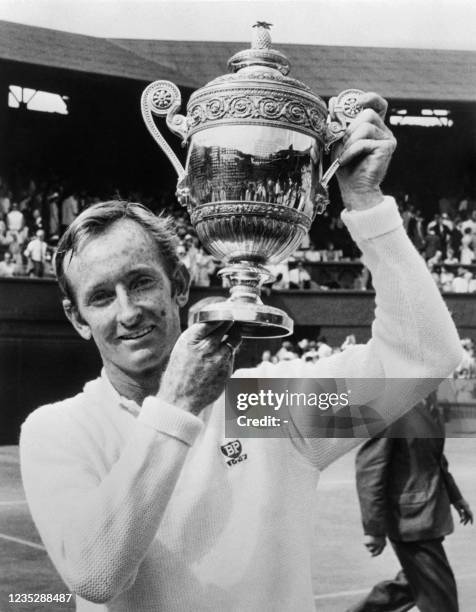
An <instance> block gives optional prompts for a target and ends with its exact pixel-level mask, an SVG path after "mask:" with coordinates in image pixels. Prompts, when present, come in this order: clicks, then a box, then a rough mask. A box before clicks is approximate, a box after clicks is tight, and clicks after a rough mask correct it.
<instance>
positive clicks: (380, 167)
mask: <svg viewBox="0 0 476 612" xmlns="http://www.w3.org/2000/svg"><path fill="white" fill-rule="evenodd" d="M359 103H360V104H361V105H362V106H363V107H364V108H365V110H364V111H363V112H362V113H361V114H360V115H359V116H358V117H357V118H356V119H355V121H354V122H353V124H352V125H351V126H350V127H349V129H348V131H347V134H346V138H345V142H344V143H343V146H342V149H341V151H340V160H341V164H342V167H341V170H340V174H339V180H340V187H341V192H342V195H343V199H344V202H345V204H346V207H347V209H348V210H347V211H346V212H344V213H343V216H344V220H345V221H346V223H347V225H348V227H349V228H350V231H351V233H352V235H353V237H354V239H355V240H357V242H358V244H359V246H360V248H361V249H362V251H363V252H364V255H365V258H366V264H367V265H368V267H369V268H370V270H371V271H372V276H373V280H374V285H375V289H376V293H377V304H378V306H377V312H376V314H377V316H376V321H375V323H374V326H373V337H372V339H371V340H370V342H369V343H368V344H367V345H356V346H355V347H354V348H351V349H349V350H347V351H345V352H344V353H341V354H339V355H336V356H334V357H332V358H330V359H327V360H322V362H321V361H318V362H317V363H316V364H313V363H305V362H303V361H301V360H299V359H298V360H294V361H286V362H282V363H281V364H277V365H274V364H270V363H266V362H265V363H264V364H262V365H261V367H260V368H255V369H250V370H241V371H238V372H237V373H236V374H237V375H238V376H245V377H247V376H248V377H250V376H251V377H256V378H266V377H301V376H310V377H317V378H339V377H341V378H342V377H355V378H357V379H358V378H363V377H369V378H372V379H378V378H382V377H405V376H407V377H410V376H415V377H421V379H419V381H418V385H417V386H415V388H407V387H406V386H405V387H404V388H402V387H401V385H400V384H398V392H399V397H401V398H402V402H401V405H399V406H398V408H397V409H395V404H391V407H390V404H388V403H386V402H384V401H383V400H382V398H381V397H380V396H377V397H376V405H377V409H378V410H379V412H380V414H381V416H382V419H383V420H384V421H387V420H392V419H394V418H396V416H398V412H399V411H404V410H407V409H408V408H410V407H411V406H413V405H414V404H415V402H416V401H417V400H418V399H420V397H421V394H422V393H424V394H426V393H427V390H428V386H430V387H431V388H432V387H433V386H434V384H435V383H434V382H432V379H434V378H438V377H445V376H447V375H448V374H449V373H450V372H451V371H452V370H453V369H454V368H455V367H456V366H457V364H458V363H459V362H460V360H461V346H460V343H459V339H458V335H457V333H456V330H455V328H454V325H453V323H452V320H451V317H450V316H449V313H448V311H447V309H446V307H445V305H444V303H443V301H442V299H441V296H440V294H439V292H438V290H437V289H436V287H435V286H434V283H433V281H432V279H431V277H430V276H429V273H428V271H427V269H426V267H425V264H424V262H423V261H422V260H421V258H420V257H419V255H418V254H417V253H416V252H415V251H414V249H413V247H412V245H411V243H410V241H409V240H408V238H407V236H406V234H405V232H404V230H403V228H402V227H401V219H400V217H399V215H398V212H397V209H396V205H395V203H394V201H393V199H392V198H384V197H383V196H382V193H381V191H380V187H379V185H380V183H381V181H382V180H383V177H384V175H385V172H386V169H387V166H388V163H389V160H390V157H391V154H392V151H393V149H394V146H395V143H394V139H393V136H392V135H391V133H390V131H389V130H388V129H387V127H386V126H385V124H384V122H383V116H384V114H385V110H386V104H385V102H384V100H382V98H380V97H379V96H377V95H375V94H366V95H364V96H362V98H361V99H360V100H359ZM56 267H57V274H58V278H59V282H60V285H61V286H62V289H63V292H64V294H65V299H64V302H63V304H64V308H65V312H66V314H67V316H68V318H69V319H70V321H71V323H72V324H73V325H74V327H75V329H76V330H77V331H78V333H79V334H80V335H81V336H82V337H83V338H85V339H87V340H90V339H93V340H94V342H95V343H96V345H97V347H98V350H99V352H100V354H101V358H102V361H103V364H104V369H103V373H102V375H101V377H99V378H98V379H96V380H94V381H91V382H89V383H88V384H87V385H86V386H85V388H84V390H83V392H82V393H80V394H79V395H77V396H76V397H74V398H70V399H68V400H65V401H63V402H59V403H57V404H52V405H49V406H43V407H42V408H40V409H38V410H37V411H35V412H34V413H33V414H31V415H30V416H29V417H28V419H27V421H26V422H25V423H24V425H23V428H22V436H21V441H20V452H21V465H22V475H23V482H24V486H25V491H26V496H27V500H28V503H29V506H30V509H31V512H32V515H33V517H34V520H35V523H36V525H37V527H38V530H39V532H40V534H41V536H42V539H43V542H44V544H45V547H46V549H47V550H48V553H49V554H50V556H51V558H52V560H53V562H54V563H55V565H56V567H57V568H58V570H59V572H60V573H61V575H62V576H63V578H64V580H65V582H66V583H67V585H68V586H69V588H70V589H71V590H72V591H73V592H75V593H76V594H77V602H78V610H80V611H86V610H91V611H93V610H111V611H112V610H114V611H115V612H126V611H127V612H156V611H157V610H165V611H167V612H175V611H177V612H179V611H180V612H183V611H191V610H230V611H234V612H243V611H244V610H249V611H260V612H268V611H269V612H271V611H273V612H276V611H278V612H291V611H292V612H295V611H296V610H299V611H300V612H306V611H311V610H312V611H313V610H314V600H313V595H312V578H311V568H310V563H309V559H310V549H309V546H310V542H311V540H312V538H311V534H312V512H311V509H312V504H313V500H314V491H315V487H316V484H317V480H318V476H319V470H321V469H323V468H324V467H326V466H327V465H329V463H331V462H332V461H334V460H335V459H336V458H337V457H339V456H340V455H342V454H343V453H345V452H346V451H347V450H348V449H350V448H352V447H353V446H355V445H356V444H358V443H359V440H358V439H355V438H350V437H347V438H340V439H336V438H329V439H306V438H305V437H303V436H302V435H301V436H300V435H299V434H300V431H301V429H300V423H294V422H290V424H289V427H290V429H291V428H293V427H294V434H295V435H293V436H292V437H291V436H290V437H285V438H281V439H277V438H268V439H259V438H247V439H246V441H243V442H240V441H239V440H229V439H227V438H225V414H224V394H223V389H224V385H225V382H226V380H227V378H228V376H229V374H230V372H231V370H232V362H233V353H234V349H235V348H236V346H237V344H238V343H239V340H240V339H239V334H238V333H237V332H236V331H234V330H233V329H230V324H229V323H222V324H219V323H208V324H196V325H192V326H191V327H190V328H189V329H187V330H186V331H185V332H183V333H182V335H180V328H179V308H180V307H181V306H183V305H184V304H185V303H186V301H187V294H188V284H187V272H186V270H185V269H184V266H181V265H179V263H178V260H177V256H176V241H175V239H174V237H173V234H172V233H171V232H170V230H169V229H168V228H167V227H166V224H165V222H164V220H163V219H162V220H161V219H157V218H156V217H154V216H153V215H151V214H150V213H148V212H147V211H146V210H145V209H143V208H142V207H141V206H139V205H134V204H128V203H123V202H122V203H120V202H119V203H112V204H111V203H105V204H99V205H98V206H93V207H91V208H90V209H88V210H86V211H84V212H83V213H81V215H79V216H78V218H77V219H76V220H75V221H74V223H73V225H72V226H71V227H70V228H69V229H68V231H67V232H66V234H65V235H64V236H63V238H62V240H61V242H60V244H59V250H58V256H57V260H56ZM409 271H410V272H411V273H410V272H409ZM435 329H437V330H438V334H437V335H436V334H435V332H434V330H435ZM349 384H350V383H349ZM362 386H363V388H364V389H367V387H368V384H367V381H366V383H365V384H364V385H362ZM384 386H385V385H384ZM355 391H356V392H358V389H355ZM395 411H396V412H397V414H395ZM230 452H231V453H232V454H234V455H235V456H238V455H239V456H240V458H241V459H242V460H241V461H234V462H232V461H230V460H229V453H230ZM99 604H104V605H103V606H102V607H101V606H100V605H99Z"/></svg>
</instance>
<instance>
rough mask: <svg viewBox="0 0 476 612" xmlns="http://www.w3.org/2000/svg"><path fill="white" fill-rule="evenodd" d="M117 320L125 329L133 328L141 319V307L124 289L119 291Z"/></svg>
mask: <svg viewBox="0 0 476 612" xmlns="http://www.w3.org/2000/svg"><path fill="white" fill-rule="evenodd" d="M117 303H118V312H117V320H118V322H119V323H121V324H122V325H124V327H133V326H134V325H136V323H138V321H139V319H140V317H141V309H140V306H139V305H138V304H137V303H136V301H135V300H134V299H133V298H132V297H131V296H130V295H129V293H128V292H127V291H126V290H125V289H123V288H122V287H120V288H118V290H117Z"/></svg>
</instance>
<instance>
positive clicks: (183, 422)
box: [138, 396, 203, 446]
mask: <svg viewBox="0 0 476 612" xmlns="http://www.w3.org/2000/svg"><path fill="white" fill-rule="evenodd" d="M138 420H139V421H140V422H141V423H143V424H144V425H147V426H148V427H152V429H155V430H156V431H160V432H161V433H164V434H167V435H168V436H172V437H174V438H178V439H179V440H181V441H182V442H185V444H188V445H189V446H192V444H193V443H194V441H195V439H196V437H197V436H198V434H199V433H200V430H201V429H202V426H203V423H202V421H201V420H200V419H199V418H198V417H196V416H195V415H193V414H191V413H190V412H186V411H185V410H182V409H181V408H177V407H176V406H173V405H172V404H168V403H167V402H164V401H162V400H160V399H159V398H157V397H153V396H150V397H146V398H145V400H144V402H143V404H142V409H141V411H140V414H139V417H138Z"/></svg>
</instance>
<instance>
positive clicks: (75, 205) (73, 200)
mask: <svg viewBox="0 0 476 612" xmlns="http://www.w3.org/2000/svg"><path fill="white" fill-rule="evenodd" d="M78 212H79V202H78V198H77V196H76V193H74V192H70V193H69V195H68V197H67V198H65V199H64V200H63V203H62V205H61V232H62V233H63V232H65V231H66V229H67V228H68V226H70V225H71V223H73V221H74V220H75V219H76V217H77V216H78Z"/></svg>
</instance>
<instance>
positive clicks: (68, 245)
mask: <svg viewBox="0 0 476 612" xmlns="http://www.w3.org/2000/svg"><path fill="white" fill-rule="evenodd" d="M121 219H130V220H131V221H135V222H136V223H137V224H138V225H140V226H141V227H142V228H143V229H144V230H145V231H146V232H147V233H148V234H149V235H150V237H151V238H152V239H153V240H154V242H155V244H156V245H157V250H158V253H159V254H160V255H161V256H162V259H163V261H164V266H165V271H166V273H167V275H168V277H169V279H170V280H171V281H172V282H173V280H174V274H175V272H176V270H177V268H178V267H179V265H180V260H179V258H178V257H177V254H176V248H177V245H178V242H179V241H178V238H177V235H176V233H175V225H174V221H173V219H172V218H171V217H168V216H165V215H161V216H158V217H157V216H155V215H154V214H153V213H152V212H151V211H150V210H149V209H148V208H146V207H145V206H142V204H137V203H135V202H127V201H123V200H109V201H107V202H100V203H99V204H94V205H93V206H91V207H90V208H87V209H86V210H84V211H83V212H82V213H81V214H80V215H79V216H78V217H76V219H75V220H74V221H73V223H71V225H70V226H69V227H68V228H67V230H66V231H65V233H64V234H63V236H62V237H61V240H60V241H59V244H58V250H57V251H56V255H55V271H56V278H57V279H58V284H59V286H60V289H61V292H62V294H63V297H65V298H67V299H69V300H70V301H71V302H72V303H74V292H73V290H72V287H71V286H70V284H69V282H68V277H67V275H66V270H65V263H66V262H65V260H66V258H67V256H68V255H69V259H68V262H67V263H68V264H69V263H70V262H71V259H72V258H73V257H74V255H75V254H76V253H78V251H79V250H80V249H81V248H82V247H83V245H84V244H85V243H86V242H87V241H88V240H90V239H91V238H96V237H98V236H100V235H101V234H104V233H105V232H106V231H107V230H108V229H109V228H110V227H111V225H113V224H114V223H116V221H120V220H121Z"/></svg>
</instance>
